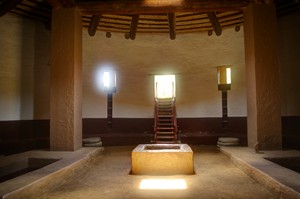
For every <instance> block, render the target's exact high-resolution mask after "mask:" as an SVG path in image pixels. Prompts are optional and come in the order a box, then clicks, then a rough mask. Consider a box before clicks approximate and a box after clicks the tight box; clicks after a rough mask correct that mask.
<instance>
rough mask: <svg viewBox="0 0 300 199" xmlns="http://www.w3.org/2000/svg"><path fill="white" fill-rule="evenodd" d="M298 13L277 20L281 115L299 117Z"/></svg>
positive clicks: (299, 35) (299, 18)
mask: <svg viewBox="0 0 300 199" xmlns="http://www.w3.org/2000/svg"><path fill="white" fill-rule="evenodd" d="M299 25H300V11H299V10H298V11H297V12H294V13H291V14H289V15H283V16H281V17H280V18H279V20H278V29H279V52H280V56H279V58H280V73H281V81H282V87H281V90H282V106H281V107H282V109H281V110H282V115H283V116H295V115H298V116H299V115H300V87H299V86H300V78H299V74H300V62H299V55H300V26H299Z"/></svg>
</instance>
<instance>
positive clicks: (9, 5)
mask: <svg viewBox="0 0 300 199" xmlns="http://www.w3.org/2000/svg"><path fill="white" fill-rule="evenodd" d="M251 2H256V3H264V2H266V3H270V0H227V1H225V0H0V16H3V15H5V14H6V13H7V12H10V13H13V14H16V15H21V16H25V17H29V18H32V19H35V20H39V21H42V22H44V23H45V24H50V22H51V10H52V9H58V8H61V7H65V8H71V7H77V8H78V10H79V11H80V12H81V15H82V20H83V23H82V26H83V28H84V29H86V30H87V31H88V33H89V35H90V36H94V35H95V34H97V31H104V32H107V34H106V36H107V37H108V38H109V37H111V33H114V32H117V33H123V34H125V38H130V39H134V38H136V36H137V35H138V34H168V35H169V37H170V39H175V38H176V35H178V34H183V33H191V32H203V31H204V32H207V33H208V35H212V34H213V33H215V34H216V35H221V33H222V30H223V29H226V28H235V30H236V31H238V30H239V29H240V28H239V27H240V26H241V25H243V10H244V8H245V7H246V6H247V5H249V3H251ZM274 2H275V3H276V6H277V13H280V14H285V13H289V12H292V11H294V10H297V9H299V7H300V6H299V2H300V1H298V0H274Z"/></svg>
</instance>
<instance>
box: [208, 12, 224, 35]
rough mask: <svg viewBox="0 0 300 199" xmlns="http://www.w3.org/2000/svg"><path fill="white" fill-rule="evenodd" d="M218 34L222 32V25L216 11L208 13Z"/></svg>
mask: <svg viewBox="0 0 300 199" xmlns="http://www.w3.org/2000/svg"><path fill="white" fill-rule="evenodd" d="M206 14H207V16H208V18H209V20H210V22H211V25H212V27H213V29H214V31H215V33H216V35H217V36H220V35H221V34H222V27H221V25H220V23H219V20H218V17H217V15H216V13H215V12H208V13H206Z"/></svg>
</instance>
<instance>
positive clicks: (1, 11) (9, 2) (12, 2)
mask: <svg viewBox="0 0 300 199" xmlns="http://www.w3.org/2000/svg"><path fill="white" fill-rule="evenodd" d="M20 2H22V0H6V1H3V2H2V3H1V4H0V17H2V16H3V15H5V14H6V13H8V12H9V11H10V10H12V9H14V8H15V7H16V6H17V5H18V4H19V3H20Z"/></svg>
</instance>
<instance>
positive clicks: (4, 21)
mask: <svg viewBox="0 0 300 199" xmlns="http://www.w3.org/2000/svg"><path fill="white" fill-rule="evenodd" d="M0 32H1V36H0V81H1V84H0V110H1V113H0V120H26V119H33V118H37V119H43V118H49V65H48V64H49V59H50V54H49V52H50V49H49V44H50V41H49V38H50V37H49V36H50V32H49V31H46V30H45V28H44V27H43V24H41V23H37V22H34V21H32V20H30V19H26V18H22V17H17V16H15V15H11V14H6V15H5V16H3V17H0Z"/></svg>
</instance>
